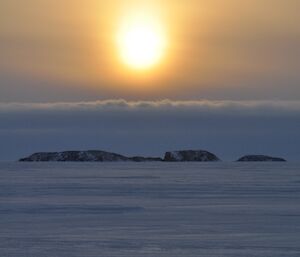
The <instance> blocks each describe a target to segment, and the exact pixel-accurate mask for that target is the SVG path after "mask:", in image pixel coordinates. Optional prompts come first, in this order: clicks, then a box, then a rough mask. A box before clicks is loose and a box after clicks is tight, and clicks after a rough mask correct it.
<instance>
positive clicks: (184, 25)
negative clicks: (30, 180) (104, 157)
mask: <svg viewBox="0 0 300 257" xmlns="http://www.w3.org/2000/svg"><path fill="white" fill-rule="evenodd" d="M299 8H300V2H299V1H298V0H244V1H240V0H226V1H224V0H185V1H182V0H161V1H158V0H151V1H150V0H148V1H147V0H111V1H109V2H107V1H104V0H84V1H83V0H60V1H55V0H26V1H19V0H0V56H1V58H0V118H1V121H0V142H1V143H0V160H14V159H17V158H19V157H22V156H23V155H26V154H30V153H31V152H34V151H48V150H52V151H55V150H69V149H70V148H72V149H75V150H76V149H100V148H101V149H103V150H105V149H106V150H115V151H119V152H122V153H123V154H138V153H143V154H149V155H161V154H162V152H163V151H165V150H172V149H181V148H197V149H203V148H205V149H207V150H211V151H215V152H216V153H217V154H219V155H220V157H224V158H225V159H233V158H237V157H239V155H241V154H247V153H266V154H268V153H270V154H275V155H281V156H282V155H284V156H285V157H287V158H290V159H292V160H299V157H300V150H299V149H300V142H299V136H298V134H297V130H298V128H299V123H300V108H299V102H300V73H299V67H300V47H299V45H300V26H299V24H300V16H299V15H298V10H299ZM136 16H137V17H150V19H151V21H152V22H153V23H155V24H158V26H159V29H160V31H161V32H162V34H163V37H164V38H165V41H166V45H165V48H164V50H163V54H162V56H161V59H160V61H159V62H158V63H157V64H156V65H154V66H153V67H151V68H149V69H148V70H145V71H140V70H135V69H132V67H129V66H128V65H126V64H125V63H124V62H123V61H122V58H121V56H120V49H119V48H120V47H119V45H118V42H117V41H118V35H119V31H120V30H121V28H122V26H124V24H126V23H127V22H128V21H130V20H131V19H132V17H136ZM139 21H140V23H142V20H137V23H139ZM166 102H167V103H168V104H166ZM179 103H180V104H179ZM86 106H88V108H87V107H86ZM145 106H146V107H145ZM237 110H239V111H237Z"/></svg>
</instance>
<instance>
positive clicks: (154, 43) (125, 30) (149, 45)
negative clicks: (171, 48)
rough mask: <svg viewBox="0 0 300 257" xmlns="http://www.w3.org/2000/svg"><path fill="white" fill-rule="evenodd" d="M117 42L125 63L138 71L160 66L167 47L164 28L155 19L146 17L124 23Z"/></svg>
mask: <svg viewBox="0 0 300 257" xmlns="http://www.w3.org/2000/svg"><path fill="white" fill-rule="evenodd" d="M117 41H118V48H119V52H120V56H121V59H122V61H123V63H124V64H126V65H127V66H129V67H131V68H133V69H136V70H145V69H149V68H151V67H153V66H155V65H156V64H158V63H159V62H160V60H161V58H162V56H163V54H164V51H165V47H166V39H165V36H164V33H163V30H162V26H161V25H160V24H159V23H158V22H157V21H155V19H149V18H145V17H138V18H135V19H129V20H127V21H126V22H124V23H123V24H122V26H121V29H120V31H119V33H118V39H117Z"/></svg>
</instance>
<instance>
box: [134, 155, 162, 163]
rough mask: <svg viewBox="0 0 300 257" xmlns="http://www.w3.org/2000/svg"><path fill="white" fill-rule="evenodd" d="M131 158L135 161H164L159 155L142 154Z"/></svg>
mask: <svg viewBox="0 0 300 257" xmlns="http://www.w3.org/2000/svg"><path fill="white" fill-rule="evenodd" d="M129 160H131V161H134V162H162V161H163V159H162V158H159V157H142V156H135V157H129Z"/></svg>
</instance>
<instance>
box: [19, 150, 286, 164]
mask: <svg viewBox="0 0 300 257" xmlns="http://www.w3.org/2000/svg"><path fill="white" fill-rule="evenodd" d="M19 161H20V162H218V161H221V159H220V158H219V157H217V156H216V155H215V154H213V153H211V152H208V151H205V150H182V151H170V152H166V153H165V156H164V158H160V157H143V156H134V157H127V156H124V155H121V154H117V153H112V152H106V151H98V150H91V151H65V152H40V153H34V154H32V155H30V156H28V157H25V158H22V159H20V160H19ZM237 162H286V160H285V159H283V158H278V157H271V156H267V155H246V156H243V157H241V158H240V159H238V160H237Z"/></svg>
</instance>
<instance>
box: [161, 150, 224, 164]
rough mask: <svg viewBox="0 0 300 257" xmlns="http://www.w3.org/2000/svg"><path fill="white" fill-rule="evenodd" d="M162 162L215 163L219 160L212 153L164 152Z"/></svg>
mask: <svg viewBox="0 0 300 257" xmlns="http://www.w3.org/2000/svg"><path fill="white" fill-rule="evenodd" d="M164 161H166V162H216V161H220V159H219V158H218V157H217V156H216V155H214V154H213V153H210V152H207V151H203V150H198V151H193V150H189V151H174V152H166V154H165V158H164Z"/></svg>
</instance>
